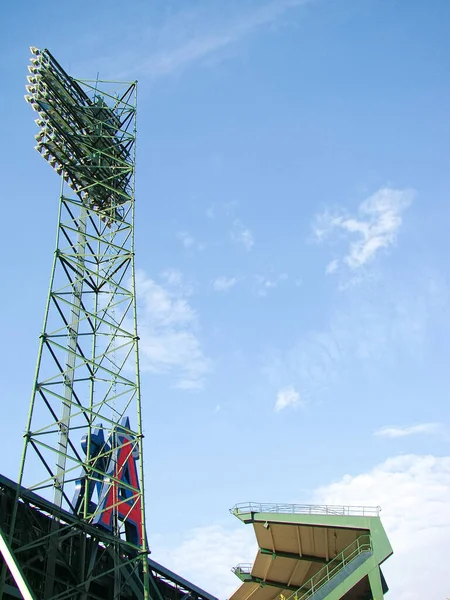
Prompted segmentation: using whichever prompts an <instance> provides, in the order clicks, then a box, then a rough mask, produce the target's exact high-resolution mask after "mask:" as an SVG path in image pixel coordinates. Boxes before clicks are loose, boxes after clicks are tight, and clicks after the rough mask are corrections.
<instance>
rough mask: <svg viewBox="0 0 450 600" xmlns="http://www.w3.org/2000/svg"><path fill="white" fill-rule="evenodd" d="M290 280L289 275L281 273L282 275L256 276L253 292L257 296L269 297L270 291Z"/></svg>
mask: <svg viewBox="0 0 450 600" xmlns="http://www.w3.org/2000/svg"><path fill="white" fill-rule="evenodd" d="M287 279H288V274H287V273H281V275H269V276H266V275H254V277H253V284H254V285H253V290H254V293H255V294H256V295H257V296H260V297H263V296H267V294H268V293H269V290H273V289H275V288H277V287H278V285H279V283H280V282H281V281H286V280H287Z"/></svg>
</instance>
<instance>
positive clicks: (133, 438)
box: [0, 47, 148, 600]
mask: <svg viewBox="0 0 450 600" xmlns="http://www.w3.org/2000/svg"><path fill="white" fill-rule="evenodd" d="M31 51H32V54H33V56H32V58H31V63H30V65H29V67H28V71H29V76H28V85H27V86H26V89H27V95H26V96H25V99H26V100H27V102H29V103H30V104H31V106H32V107H33V109H34V110H35V111H36V112H37V114H38V118H37V119H36V124H37V126H38V127H39V132H38V133H37V135H36V136H35V137H36V140H37V145H36V150H37V151H38V152H39V153H40V154H41V155H42V156H43V157H44V158H45V160H46V161H47V162H48V163H49V164H50V165H51V166H52V167H53V169H54V170H55V171H56V172H57V173H58V174H59V175H60V176H61V194H60V203H59V216H58V229H57V242H56V250H55V254H54V260H53V267H52V272H51V280H50V289H49V293H48V298H47V303H46V308H45V317H44V325H43V330H42V334H41V336H40V343H39V351H38V360H37V367H36V373H35V380H34V386H33V391H32V398H31V404H30V409H29V416H28V422H27V426H26V432H25V436H24V437H25V442H24V450H23V455H22V461H21V468H20V475H19V484H20V485H22V486H24V487H25V488H27V489H28V490H31V491H33V492H36V493H37V494H39V495H41V496H44V497H45V498H47V499H48V500H49V501H51V502H52V503H53V505H56V506H57V507H58V509H61V514H62V513H63V511H66V512H67V513H69V514H71V515H74V516H75V517H76V518H77V519H78V520H79V522H80V523H82V524H83V525H86V527H90V529H89V532H90V533H89V536H88V537H87V538H85V543H84V547H83V548H79V553H80V555H82V556H83V560H82V561H81V563H78V567H77V569H78V570H80V567H79V564H81V571H82V572H81V573H80V572H78V573H77V574H76V576H75V575H74V577H73V580H70V577H68V576H67V574H66V575H65V576H64V579H63V580H61V579H62V578H61V577H59V576H58V569H59V568H60V567H59V565H60V564H61V561H62V560H66V562H67V559H66V558H65V557H64V556H62V555H61V553H62V550H61V548H62V545H63V544H62V540H65V542H64V543H65V544H66V542H67V537H68V536H69V537H70V535H71V531H72V530H73V522H72V525H71V527H68V526H66V525H64V523H62V522H61V520H58V518H56V517H54V518H53V521H52V527H51V531H49V532H47V533H46V535H44V536H41V537H40V538H38V539H37V540H36V541H35V542H34V544H35V547H36V551H38V548H39V544H41V546H42V547H44V548H45V552H44V558H43V559H44V560H45V561H46V562H47V566H46V577H45V584H44V589H43V590H41V592H42V597H43V598H46V599H48V598H54V599H56V598H58V599H59V600H63V599H64V598H89V597H91V596H90V593H89V589H90V587H91V586H92V583H93V582H95V581H96V579H99V578H100V577H102V576H104V572H102V568H104V567H102V554H103V553H106V554H107V555H108V556H109V560H110V559H111V556H113V558H114V561H113V562H114V578H113V580H114V589H113V590H112V589H111V595H110V596H108V597H110V598H114V599H118V598H125V597H127V598H128V597H132V598H134V597H142V598H148V564H147V555H148V547H147V540H146V532H145V518H144V504H145V503H144V486H143V460H142V457H143V454H142V437H143V436H142V418H141V397H140V386H139V357H138V336H137V330H136V296H135V266H134V200H135V198H134V169H135V143H136V82H131V83H123V82H120V83H118V82H105V81H90V80H76V79H74V78H72V77H70V76H69V75H68V74H67V73H66V72H65V71H64V70H63V69H62V67H61V66H60V65H59V64H58V62H57V61H56V60H55V58H54V57H53V56H52V54H51V53H50V52H49V51H48V50H46V49H45V50H42V51H41V50H39V49H37V48H34V47H32V48H31ZM15 519H17V510H16V511H15V513H14V514H13V519H12V521H13V526H12V536H11V539H12V543H14V548H15V553H16V555H19V554H20V552H21V547H20V540H19V541H18V540H15V541H14V523H15ZM69 520H70V519H69ZM96 531H98V532H99V538H98V539H100V540H101V543H100V545H99V543H95V544H90V543H89V540H90V539H93V538H95V535H96V534H95V532H96ZM97 542H98V540H97ZM29 545H30V544H29V542H28V547H29ZM103 564H104V563H103ZM136 582H138V583H136ZM127 590H128V591H127ZM130 590H131V591H130ZM127 594H128V595H127ZM129 594H131V596H130V595H129ZM0 596H1V592H0ZM92 597H94V596H92Z"/></svg>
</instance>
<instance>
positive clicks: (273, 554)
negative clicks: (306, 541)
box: [259, 548, 327, 564]
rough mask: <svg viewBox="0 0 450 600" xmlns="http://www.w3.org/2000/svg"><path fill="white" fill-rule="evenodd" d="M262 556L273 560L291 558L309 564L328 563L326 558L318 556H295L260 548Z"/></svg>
mask: <svg viewBox="0 0 450 600" xmlns="http://www.w3.org/2000/svg"><path fill="white" fill-rule="evenodd" d="M259 551H260V553H261V554H268V555H269V556H271V557H272V558H273V559H275V558H277V557H278V558H291V559H292V560H306V561H308V562H315V563H320V564H325V563H326V562H327V561H326V559H325V558H320V557H318V556H309V555H307V554H301V555H300V554H294V553H292V552H280V550H269V549H268V548H260V549H259Z"/></svg>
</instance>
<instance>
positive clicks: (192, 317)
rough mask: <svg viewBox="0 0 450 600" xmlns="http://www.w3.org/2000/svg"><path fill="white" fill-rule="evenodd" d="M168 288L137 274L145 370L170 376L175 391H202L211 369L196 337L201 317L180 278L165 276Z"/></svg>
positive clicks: (209, 362) (140, 273)
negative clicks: (190, 300) (178, 389)
mask: <svg viewBox="0 0 450 600" xmlns="http://www.w3.org/2000/svg"><path fill="white" fill-rule="evenodd" d="M166 275H167V277H166V281H170V284H168V285H167V286H166V287H164V286H163V285H160V284H158V283H156V282H155V281H154V280H152V279H150V278H149V277H147V275H146V274H145V273H144V272H143V271H138V272H137V277H136V285H137V290H138V307H139V330H140V340H141V341H140V350H141V356H142V361H141V365H142V369H143V370H147V371H151V372H153V373H158V374H166V375H170V376H172V377H173V378H174V380H175V387H178V388H181V389H190V390H194V389H200V388H201V387H202V386H203V384H204V380H205V376H206V374H207V373H208V371H209V370H210V368H211V361H210V359H209V358H207V357H206V356H205V354H204V352H203V349H202V345H201V342H200V340H199V338H198V335H197V329H198V315H197V313H196V311H195V310H194V309H193V308H192V306H191V305H190V304H189V302H188V299H187V297H186V294H185V293H184V291H183V287H182V285H181V281H182V280H181V277H180V274H179V273H178V272H176V271H172V272H166Z"/></svg>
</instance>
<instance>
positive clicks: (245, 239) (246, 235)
mask: <svg viewBox="0 0 450 600" xmlns="http://www.w3.org/2000/svg"><path fill="white" fill-rule="evenodd" d="M230 235H231V239H232V240H233V241H234V242H237V243H239V244H242V245H243V246H244V248H245V249H246V250H251V249H252V248H253V246H254V244H255V240H254V238H253V234H252V232H251V231H250V229H249V228H248V227H245V226H244V225H243V224H242V223H241V221H240V220H239V219H235V220H234V222H233V228H232V229H231V232H230Z"/></svg>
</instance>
